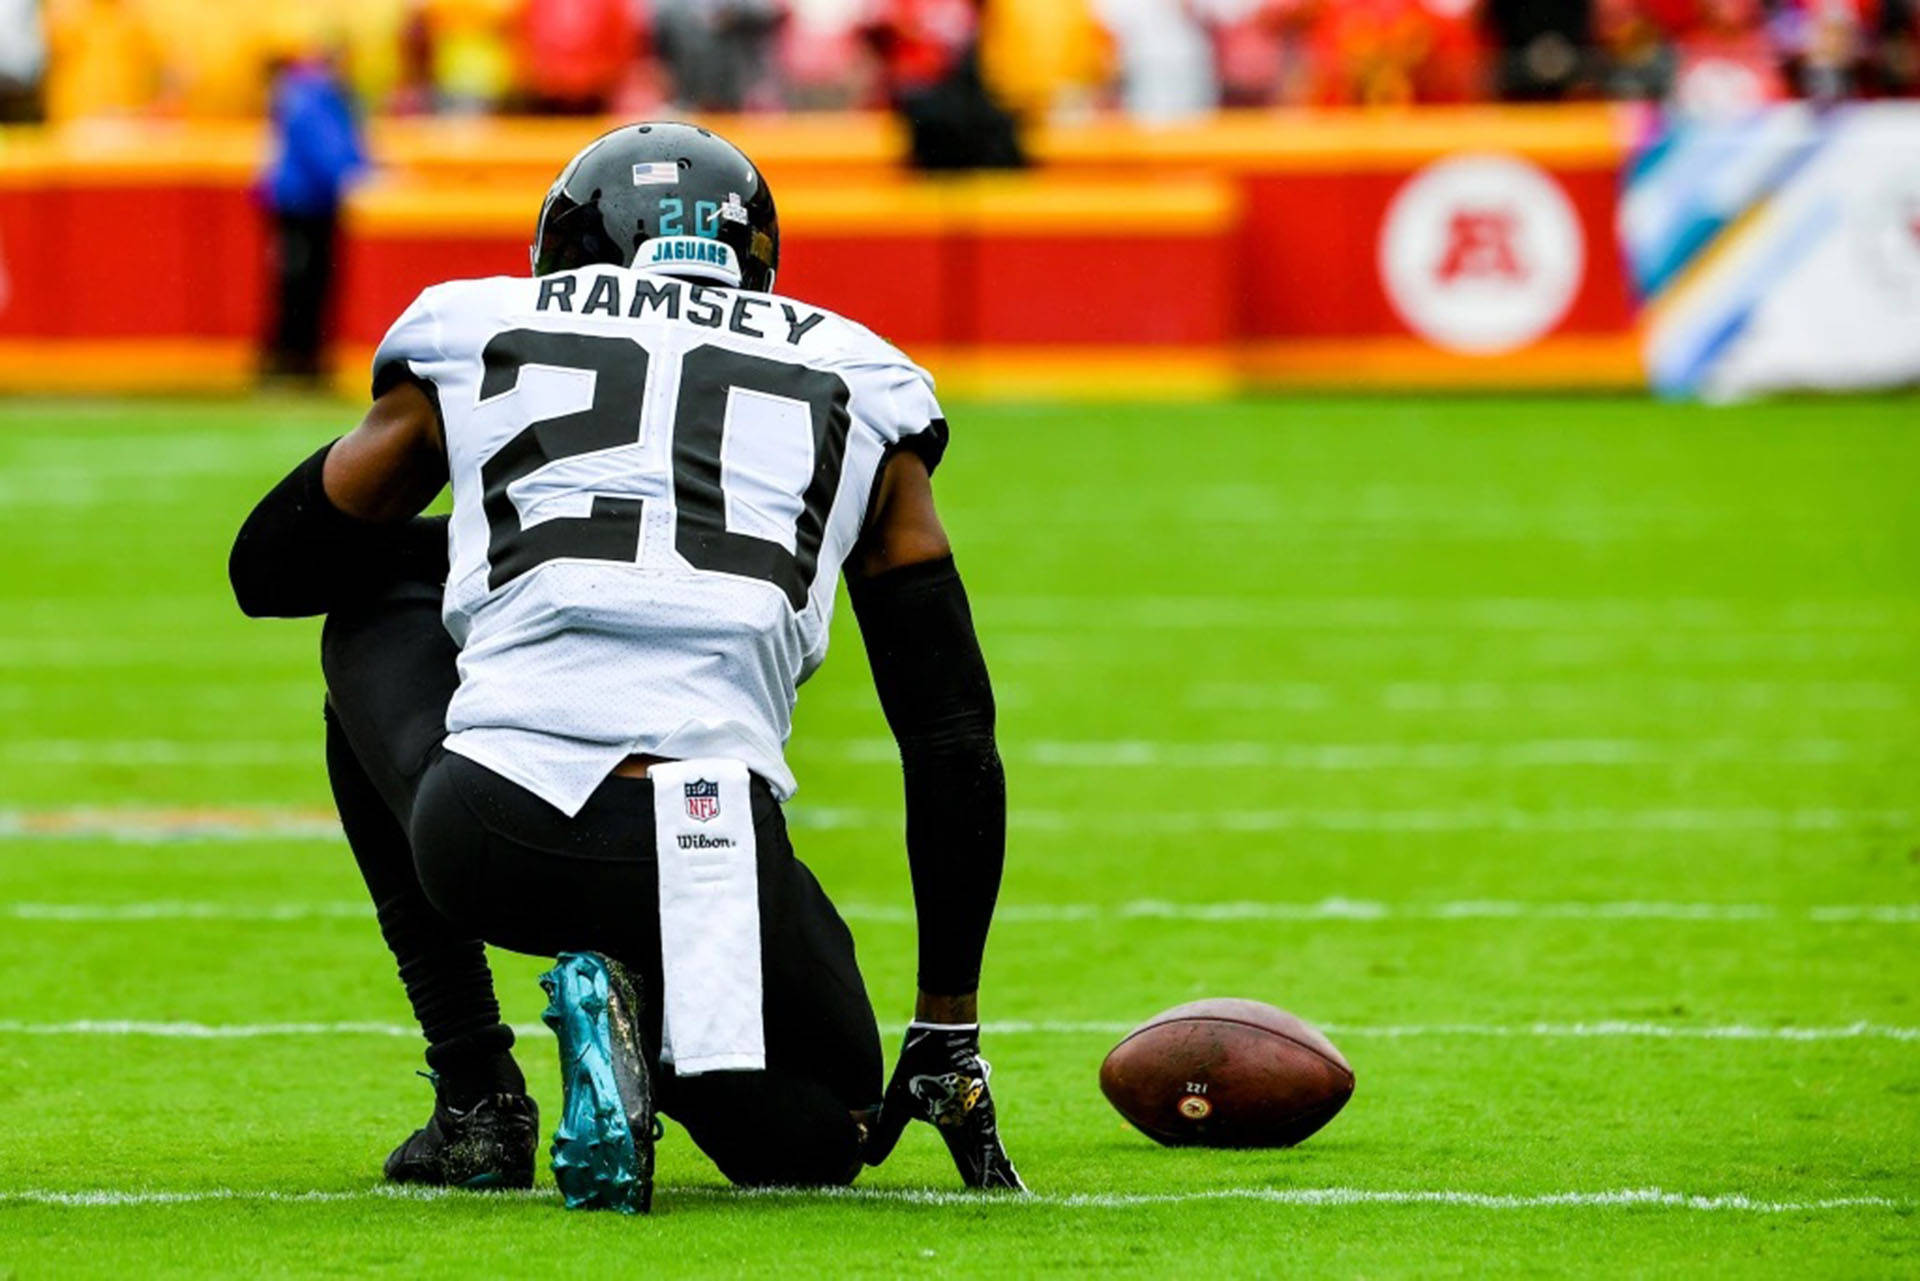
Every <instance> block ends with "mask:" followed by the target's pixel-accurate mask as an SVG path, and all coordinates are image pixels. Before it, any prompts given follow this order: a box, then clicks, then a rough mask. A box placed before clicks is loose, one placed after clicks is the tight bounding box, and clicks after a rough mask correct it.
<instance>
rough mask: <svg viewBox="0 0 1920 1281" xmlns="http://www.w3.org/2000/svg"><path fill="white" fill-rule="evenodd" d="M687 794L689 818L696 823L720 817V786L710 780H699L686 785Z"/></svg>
mask: <svg viewBox="0 0 1920 1281" xmlns="http://www.w3.org/2000/svg"><path fill="white" fill-rule="evenodd" d="M683 790H684V791H685V793H686V801H687V817H688V818H690V819H692V820H694V821H695V822H696V823H704V822H706V821H708V820H709V819H715V818H719V817H720V784H718V783H716V782H713V781H711V780H709V779H704V778H697V779H695V780H693V781H692V782H690V783H687V784H685V785H684V788H683Z"/></svg>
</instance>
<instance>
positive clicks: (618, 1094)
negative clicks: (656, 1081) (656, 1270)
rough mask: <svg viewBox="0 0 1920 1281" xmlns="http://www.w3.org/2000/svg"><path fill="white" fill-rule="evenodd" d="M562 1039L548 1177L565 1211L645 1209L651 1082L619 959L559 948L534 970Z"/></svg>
mask: <svg viewBox="0 0 1920 1281" xmlns="http://www.w3.org/2000/svg"><path fill="white" fill-rule="evenodd" d="M540 986H541V987H543V988H545V989H546V992H547V1000H548V1004H547V1009H546V1013H545V1014H544V1016H543V1017H544V1018H545V1019H546V1022H547V1026H549V1027H551V1028H552V1029H553V1034H554V1037H555V1039H556V1040H558V1041H559V1043H560V1087H561V1090H562V1091H563V1094H562V1099H563V1101H562V1103H561V1106H560V1123H559V1124H558V1125H557V1126H555V1127H554V1131H553V1181H554V1182H555V1183H556V1184H558V1185H559V1187H560V1191H561V1193H562V1194H563V1195H564V1196H565V1197H566V1201H567V1208H568V1209H569V1210H618V1211H620V1212H621V1213H623V1214H645V1213H647V1211H648V1210H649V1209H651V1208H652V1206H653V1144H654V1140H655V1139H656V1138H657V1137H658V1135H659V1131H658V1129H657V1127H656V1126H655V1124H654V1115H653V1082H652V1078H651V1077H650V1076H649V1075H648V1073H647V1060H646V1052H645V1051H644V1050H643V1049H642V1048H641V1045H640V997H639V993H638V991H637V990H636V988H635V986H634V983H633V980H632V979H631V977H629V976H628V974H627V971H626V969H625V967H623V966H622V965H621V964H620V963H619V962H618V961H615V960H614V959H613V958H611V957H608V956H603V955H601V954H600V953H598V952H562V953H561V954H560V955H559V957H557V958H556V959H555V962H554V966H553V968H552V969H551V970H548V971H547V972H546V973H545V974H543V975H541V976H540Z"/></svg>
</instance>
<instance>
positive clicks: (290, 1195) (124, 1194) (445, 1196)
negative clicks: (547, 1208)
mask: <svg viewBox="0 0 1920 1281" xmlns="http://www.w3.org/2000/svg"><path fill="white" fill-rule="evenodd" d="M461 1197H485V1198H487V1199H488V1200H489V1201H491V1200H492V1199H494V1198H495V1197H510V1198H512V1199H514V1200H516V1201H549V1200H557V1199H558V1194H557V1193H554V1192H551V1191H547V1190H544V1189H540V1190H522V1189H517V1188H516V1189H500V1190H498V1191H488V1192H468V1191H462V1190H460V1189H456V1188H423V1187H417V1186H400V1185H395V1184H384V1183H383V1184H378V1185H376V1186H374V1187H370V1188H356V1189H353V1190H350V1191H324V1190H320V1189H315V1190H314V1191H311V1192H279V1191H274V1190H272V1189H268V1188H197V1189H194V1190H192V1191H182V1192H161V1191H148V1190H142V1191H123V1190H119V1189H115V1188H95V1189H89V1190H87V1191H82V1192H62V1191H51V1190H41V1189H36V1188H27V1189H24V1190H20V1191H12V1192H6V1191H0V1205H4V1204H7V1203H13V1204H18V1205H59V1206H71V1207H75V1208H85V1207H103V1206H116V1205H192V1204H195V1203H197V1202H201V1201H249V1202H257V1201H266V1202H272V1203H277V1204H284V1205H305V1204H325V1203H327V1202H332V1201H445V1200H452V1199H458V1198H461Z"/></svg>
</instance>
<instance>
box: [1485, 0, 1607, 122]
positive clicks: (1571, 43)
mask: <svg viewBox="0 0 1920 1281" xmlns="http://www.w3.org/2000/svg"><path fill="white" fill-rule="evenodd" d="M1487 21H1488V25H1489V26H1490V28H1491V29H1492V31H1493V33H1494V36H1495V38H1496V39H1497V40H1498V42H1499V46H1500V56H1499V70H1498V72H1497V85H1498V89H1499V94H1500V96H1501V97H1502V98H1506V99H1508V100H1509V101H1515V102H1544V101H1551V100H1553V99H1557V98H1566V97H1570V96H1572V95H1573V94H1574V93H1576V92H1577V91H1578V90H1580V89H1581V88H1582V87H1583V86H1584V85H1585V83H1586V80H1587V55H1586V48H1587V30H1588V27H1589V21H1590V15H1589V12H1588V0H1488V4H1487Z"/></svg>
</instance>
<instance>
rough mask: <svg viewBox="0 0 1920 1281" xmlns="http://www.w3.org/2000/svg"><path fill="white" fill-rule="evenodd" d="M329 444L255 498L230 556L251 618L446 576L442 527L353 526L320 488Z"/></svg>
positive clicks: (284, 614)
mask: <svg viewBox="0 0 1920 1281" xmlns="http://www.w3.org/2000/svg"><path fill="white" fill-rule="evenodd" d="M332 448H333V446H332V445H328V446H327V447H326V448H325V449H322V450H321V451H320V452H319V453H317V454H315V455H314V456H313V457H311V458H309V459H307V461H305V462H303V463H301V464H300V465H299V466H298V467H296V468H294V469H293V470H292V471H291V472H289V473H288V474H287V477H286V479H285V480H282V481H281V482H280V483H279V484H278V485H275V486H274V487H273V488H272V489H271V490H269V491H268V492H267V496H266V497H265V498H262V499H261V500H260V503H259V505H258V506H256V507H255V508H254V509H253V512H252V514H250V515H249V516H248V517H247V521H246V524H244V525H242V526H241V527H240V536H239V537H238V538H236V539H234V542H233V553H232V554H231V555H230V556H229V557H228V558H227V577H228V579H229V580H230V581H231V582H232V583H233V598H234V599H235V600H236V601H238V602H239V604H240V609H241V611H242V612H243V613H245V614H247V615H249V616H250V617H253V618H305V617H308V616H310V615H313V614H325V613H327V612H329V611H330V610H332V609H334V608H336V607H337V606H339V605H343V604H346V603H348V602H350V601H353V600H356V599H359V598H362V597H364V596H367V595H370V594H372V593H373V592H374V591H377V590H378V589H379V588H381V587H382V586H385V585H387V584H390V583H393V582H397V581H400V580H402V579H423V580H429V581H432V582H436V583H441V582H445V581H446V578H447V521H446V518H445V517H444V516H442V517H419V516H416V517H415V518H413V519H412V520H410V521H406V522H404V523H402V524H395V525H377V524H374V523H373V522H371V521H364V520H357V519H355V518H354V517H352V516H349V515H347V514H346V513H345V512H343V511H341V510H340V509H339V508H338V507H335V506H334V505H333V502H332V500H331V499H329V498H328V497H327V491H326V489H325V488H324V486H323V485H322V484H321V473H322V471H323V469H324V468H325V467H326V462H327V453H328V451H329V450H331V449H332Z"/></svg>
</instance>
